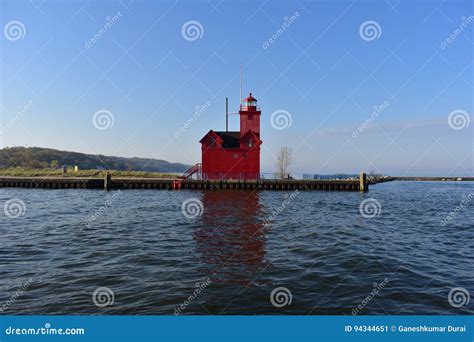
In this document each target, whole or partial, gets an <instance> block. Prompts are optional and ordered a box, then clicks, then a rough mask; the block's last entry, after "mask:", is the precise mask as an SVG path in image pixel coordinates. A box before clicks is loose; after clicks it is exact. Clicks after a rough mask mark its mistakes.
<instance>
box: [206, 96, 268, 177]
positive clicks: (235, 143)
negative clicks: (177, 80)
mask: <svg viewBox="0 0 474 342" xmlns="http://www.w3.org/2000/svg"><path fill="white" fill-rule="evenodd" d="M260 114H261V112H260V108H259V107H258V106H257V99H255V98H254V97H253V96H252V93H250V96H249V97H247V98H246V99H245V100H244V105H243V106H240V111H239V116H240V131H237V132H229V131H223V132H219V131H213V130H212V129H211V130H210V131H209V132H208V133H207V134H206V135H205V136H204V137H203V138H202V139H201V140H200V141H199V142H200V143H201V149H202V171H201V172H202V178H203V179H257V178H259V177H260V144H261V143H262V141H261V140H260Z"/></svg>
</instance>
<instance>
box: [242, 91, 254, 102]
mask: <svg viewBox="0 0 474 342" xmlns="http://www.w3.org/2000/svg"><path fill="white" fill-rule="evenodd" d="M244 101H245V102H254V101H257V99H256V98H255V97H253V96H252V93H250V95H249V97H247V98H246V99H245V100H244Z"/></svg>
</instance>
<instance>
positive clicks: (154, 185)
mask: <svg viewBox="0 0 474 342" xmlns="http://www.w3.org/2000/svg"><path fill="white" fill-rule="evenodd" d="M370 184H373V183H372V182H370ZM5 187H14V188H40V189H105V190H113V189H123V190H127V189H130V190H132V189H156V190H180V189H191V190H281V191H291V190H326V191H367V190H368V187H369V182H368V181H367V178H366V176H365V174H361V178H360V179H358V180H295V179H278V180H269V179H258V180H230V179H227V180H195V179H177V178H175V179H163V178H115V177H111V175H108V176H106V177H104V178H74V177H0V188H5Z"/></svg>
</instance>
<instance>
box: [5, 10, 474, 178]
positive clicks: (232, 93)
mask: <svg viewBox="0 0 474 342" xmlns="http://www.w3.org/2000/svg"><path fill="white" fill-rule="evenodd" d="M248 4H249V3H248V2H238V3H218V4H215V3H212V2H199V1H198V2H194V3H190V2H188V1H164V2H160V3H148V2H134V1H129V2H127V3H123V2H108V3H86V4H82V3H69V4H58V3H53V2H48V1H45V2H43V3H41V4H35V3H32V2H27V1H24V2H18V1H3V2H2V4H1V8H2V11H1V14H0V16H1V17H0V19H1V23H2V27H3V28H4V30H3V34H2V37H1V39H2V40H1V51H0V53H1V57H2V58H1V60H2V62H1V68H2V69H1V70H2V72H1V76H0V82H1V92H0V93H1V111H2V123H1V131H2V134H1V148H4V147H7V146H10V147H16V146H30V147H40V146H44V148H52V149H57V150H60V151H75V152H78V153H86V154H102V155H106V156H117V157H126V158H131V157H138V158H153V159H160V160H165V161H168V162H170V163H182V164H187V165H192V164H195V163H199V162H201V146H200V144H199V143H198V141H199V140H200V139H201V137H202V136H204V135H205V134H206V133H207V132H208V131H209V130H211V129H212V130H214V131H219V130H224V129H225V98H226V97H229V111H230V112H235V111H236V110H237V109H238V104H239V91H240V85H239V83H240V81H239V65H240V63H242V64H243V69H244V71H243V92H242V97H246V96H247V94H248V93H249V92H250V91H252V93H253V94H254V96H255V97H256V98H257V99H258V101H259V102H258V103H259V105H260V106H261V108H262V140H263V145H262V151H261V152H262V160H261V172H262V173H272V172H274V160H275V154H276V152H277V151H278V150H279V148H280V147H282V146H288V147H290V148H292V150H293V159H294V162H293V164H292V165H291V167H290V170H291V172H292V173H293V174H303V173H309V174H311V173H313V174H335V173H346V174H354V173H356V174H357V173H359V172H360V171H365V172H370V171H371V170H374V171H375V172H376V173H382V174H387V175H394V176H395V175H405V176H414V175H416V176H445V177H448V176H453V177H454V176H460V177H463V176H472V175H473V174H474V139H473V136H474V134H473V133H474V124H472V123H471V122H470V119H471V118H472V114H471V113H472V108H473V104H472V79H473V78H472V72H473V69H472V59H473V58H472V57H473V54H472V44H473V42H472V34H473V28H472V22H473V21H474V17H473V16H472V14H473V10H472V9H473V8H472V3H470V2H467V1H453V2H450V3H445V2H431V3H424V2H423V3H417V6H416V7H413V5H412V4H411V3H410V2H409V1H400V2H398V3H397V4H390V3H388V2H374V1H368V2H360V1H341V2H337V3H336V2H334V3H324V2H323V3H321V2H311V1H303V2H297V3H269V2H267V1H260V2H257V3H252V6H253V8H251V9H250V10H249V8H248ZM18 22H19V23H20V24H21V25H20V24H18ZM229 23H235V25H230V24H229ZM400 23H403V25H400ZM463 24H465V25H463ZM11 25H15V27H14V28H16V29H17V30H19V32H20V36H15V35H14V31H11V32H10V31H9V30H7V28H10V26H11ZM460 27H461V28H462V29H461V30H460V29H459V28H460ZM272 119H273V120H272ZM229 128H230V130H237V129H238V120H236V117H235V116H232V115H231V116H230V120H229ZM309 156H311V157H309Z"/></svg>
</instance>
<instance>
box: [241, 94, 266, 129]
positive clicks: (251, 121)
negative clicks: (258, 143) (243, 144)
mask: <svg viewBox="0 0 474 342" xmlns="http://www.w3.org/2000/svg"><path fill="white" fill-rule="evenodd" d="M239 114H240V134H241V137H243V136H244V135H245V134H246V133H247V132H248V131H252V132H254V133H255V135H256V136H257V137H259V138H260V114H261V112H260V108H258V107H257V99H256V98H254V97H253V96H252V93H250V95H249V97H247V98H246V99H245V100H244V105H243V106H240V111H239Z"/></svg>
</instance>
